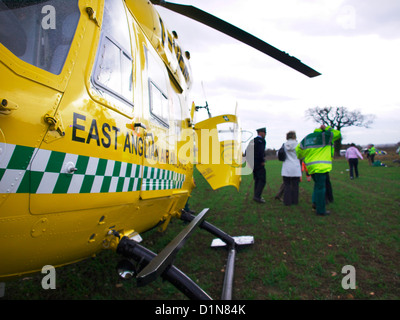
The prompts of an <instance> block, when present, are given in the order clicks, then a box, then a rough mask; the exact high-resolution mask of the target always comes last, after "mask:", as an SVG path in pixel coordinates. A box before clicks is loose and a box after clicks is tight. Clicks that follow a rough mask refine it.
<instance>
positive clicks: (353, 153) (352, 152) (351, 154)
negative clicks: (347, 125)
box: [345, 143, 364, 180]
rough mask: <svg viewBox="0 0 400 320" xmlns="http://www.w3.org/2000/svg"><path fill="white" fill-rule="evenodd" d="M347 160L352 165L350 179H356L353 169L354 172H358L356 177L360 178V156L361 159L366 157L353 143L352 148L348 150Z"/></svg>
mask: <svg viewBox="0 0 400 320" xmlns="http://www.w3.org/2000/svg"><path fill="white" fill-rule="evenodd" d="M345 157H346V159H347V161H348V162H349V167H350V179H351V180H353V179H354V175H353V169H354V173H355V174H356V178H358V158H360V159H361V160H362V159H364V158H363V156H362V154H361V153H360V151H358V149H357V148H356V145H355V144H354V143H352V144H351V145H350V148H348V149H347V150H346V155H345Z"/></svg>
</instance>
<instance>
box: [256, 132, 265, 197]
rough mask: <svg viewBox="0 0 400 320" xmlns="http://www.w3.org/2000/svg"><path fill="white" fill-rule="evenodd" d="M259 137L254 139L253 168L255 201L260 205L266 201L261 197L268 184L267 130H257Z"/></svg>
mask: <svg viewBox="0 0 400 320" xmlns="http://www.w3.org/2000/svg"><path fill="white" fill-rule="evenodd" d="M257 134H258V136H257V137H255V138H254V140H253V142H254V167H253V178H254V198H253V200H254V201H256V202H259V203H265V200H264V199H263V197H262V196H261V194H262V192H263V190H264V187H265V184H266V182H267V175H266V172H265V159H264V152H265V145H266V142H265V136H266V134H267V129H266V128H261V129H258V130H257Z"/></svg>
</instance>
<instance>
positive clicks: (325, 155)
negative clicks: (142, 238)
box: [296, 125, 341, 216]
mask: <svg viewBox="0 0 400 320" xmlns="http://www.w3.org/2000/svg"><path fill="white" fill-rule="evenodd" d="M340 136H341V133H340V131H339V130H335V129H332V128H331V127H326V126H325V125H321V126H320V127H319V128H317V129H315V130H314V132H313V133H310V134H308V135H307V136H306V137H305V138H304V139H303V140H301V142H300V143H299V144H298V145H297V147H296V153H297V157H298V158H299V159H301V160H303V161H304V163H305V164H306V166H307V170H308V172H309V173H310V174H311V177H312V179H313V180H314V191H313V195H312V202H313V206H315V208H316V213H317V215H321V216H325V215H329V214H330V212H329V211H327V210H326V181H327V176H328V174H329V172H330V171H331V170H332V159H333V154H332V148H333V143H334V141H336V140H338V139H339V138H340Z"/></svg>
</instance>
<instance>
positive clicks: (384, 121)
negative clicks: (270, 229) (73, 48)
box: [157, 0, 400, 148]
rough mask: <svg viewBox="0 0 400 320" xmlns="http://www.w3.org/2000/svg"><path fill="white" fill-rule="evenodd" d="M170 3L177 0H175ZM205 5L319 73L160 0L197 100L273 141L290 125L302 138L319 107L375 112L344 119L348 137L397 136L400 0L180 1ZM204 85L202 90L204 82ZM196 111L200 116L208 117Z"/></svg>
mask: <svg viewBox="0 0 400 320" xmlns="http://www.w3.org/2000/svg"><path fill="white" fill-rule="evenodd" d="M170 2H174V1H172V0H171V1H170ZM175 2H176V3H181V4H189V5H193V6H196V7H198V8H200V9H202V10H204V11H207V12H209V13H211V14H213V15H215V16H217V17H219V18H221V19H223V20H225V21H227V22H229V23H231V24H234V25H236V26H237V27H239V28H241V29H244V30H245V31H247V32H249V33H251V34H253V35H254V36H256V37H258V38H260V39H262V40H264V41H266V42H268V43H269V44H271V45H273V46H275V47H277V48H278V49H280V50H282V51H285V52H287V53H289V54H290V55H292V56H295V57H296V58H298V59H300V60H301V61H302V62H303V63H305V64H306V65H308V66H310V67H311V68H313V69H315V70H317V71H318V72H320V73H322V75H321V76H318V77H315V78H308V77H307V76H305V75H303V74H301V73H299V72H297V71H295V70H293V69H291V68H289V67H287V66H286V65H283V64H282V63H280V62H278V61H276V60H274V59H273V58H270V57H269V56H266V55H264V54H262V53H261V52H259V51H257V50H255V49H253V48H250V47H248V46H247V45H244V44H241V43H240V42H238V41H237V40H234V39H232V38H230V37H228V36H226V35H223V34H222V33H220V32H218V31H215V30H212V29H211V28H209V27H206V26H204V25H202V24H200V23H198V22H196V21H191V20H190V19H188V18H186V17H183V16H181V15H179V14H175V13H172V12H171V11H168V10H166V9H164V8H160V7H159V6H157V9H158V10H159V12H160V14H161V16H162V17H163V20H164V22H165V23H166V25H167V27H168V28H169V29H170V30H175V31H177V33H178V36H179V43H180V45H181V47H182V48H183V50H187V51H189V52H190V53H191V60H190V61H191V67H192V76H193V78H194V86H193V90H192V93H193V100H194V101H195V103H196V105H204V104H205V100H207V101H208V105H209V107H210V110H211V113H212V114H213V116H214V115H218V114H223V113H234V112H235V106H236V104H237V105H238V115H239V117H240V119H241V125H242V129H243V130H245V131H248V132H251V133H252V134H253V136H254V135H255V134H256V132H255V129H257V128H260V127H267V137H266V139H267V148H279V147H280V146H281V144H282V143H283V142H284V141H285V140H286V132H288V131H290V130H295V131H296V132H297V138H298V140H299V141H300V140H301V139H302V138H303V137H304V136H305V135H307V134H308V133H310V132H312V131H313V130H314V128H316V127H317V124H316V123H314V122H312V121H311V120H307V119H306V118H305V110H306V109H308V108H314V107H317V106H319V107H326V106H333V107H336V106H339V107H340V106H343V107H346V108H348V109H349V110H360V111H361V112H362V113H363V114H374V115H375V116H376V119H375V122H374V124H373V125H372V127H371V128H369V129H365V128H357V127H351V128H345V129H343V130H342V135H343V142H344V143H351V142H354V143H356V144H360V145H366V144H368V143H374V144H376V145H377V144H384V143H397V142H399V141H400V129H399V128H400V125H399V119H400V1H399V0H318V1H316V0H282V1H272V0H246V1H244V0H229V1H227V0H225V1H222V0H201V1H200V0H197V1H196V0H193V1H189V0H179V1H175ZM203 88H204V90H203ZM206 115H207V114H206V112H205V111H201V113H198V118H197V119H198V120H200V119H204V118H206Z"/></svg>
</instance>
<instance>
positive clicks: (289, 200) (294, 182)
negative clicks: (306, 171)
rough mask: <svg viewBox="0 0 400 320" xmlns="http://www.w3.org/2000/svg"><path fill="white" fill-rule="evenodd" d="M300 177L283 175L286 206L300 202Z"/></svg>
mask: <svg viewBox="0 0 400 320" xmlns="http://www.w3.org/2000/svg"><path fill="white" fill-rule="evenodd" d="M299 182H300V177H283V183H284V186H285V187H284V194H283V203H284V204H285V205H286V206H290V205H292V204H298V203H299Z"/></svg>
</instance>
